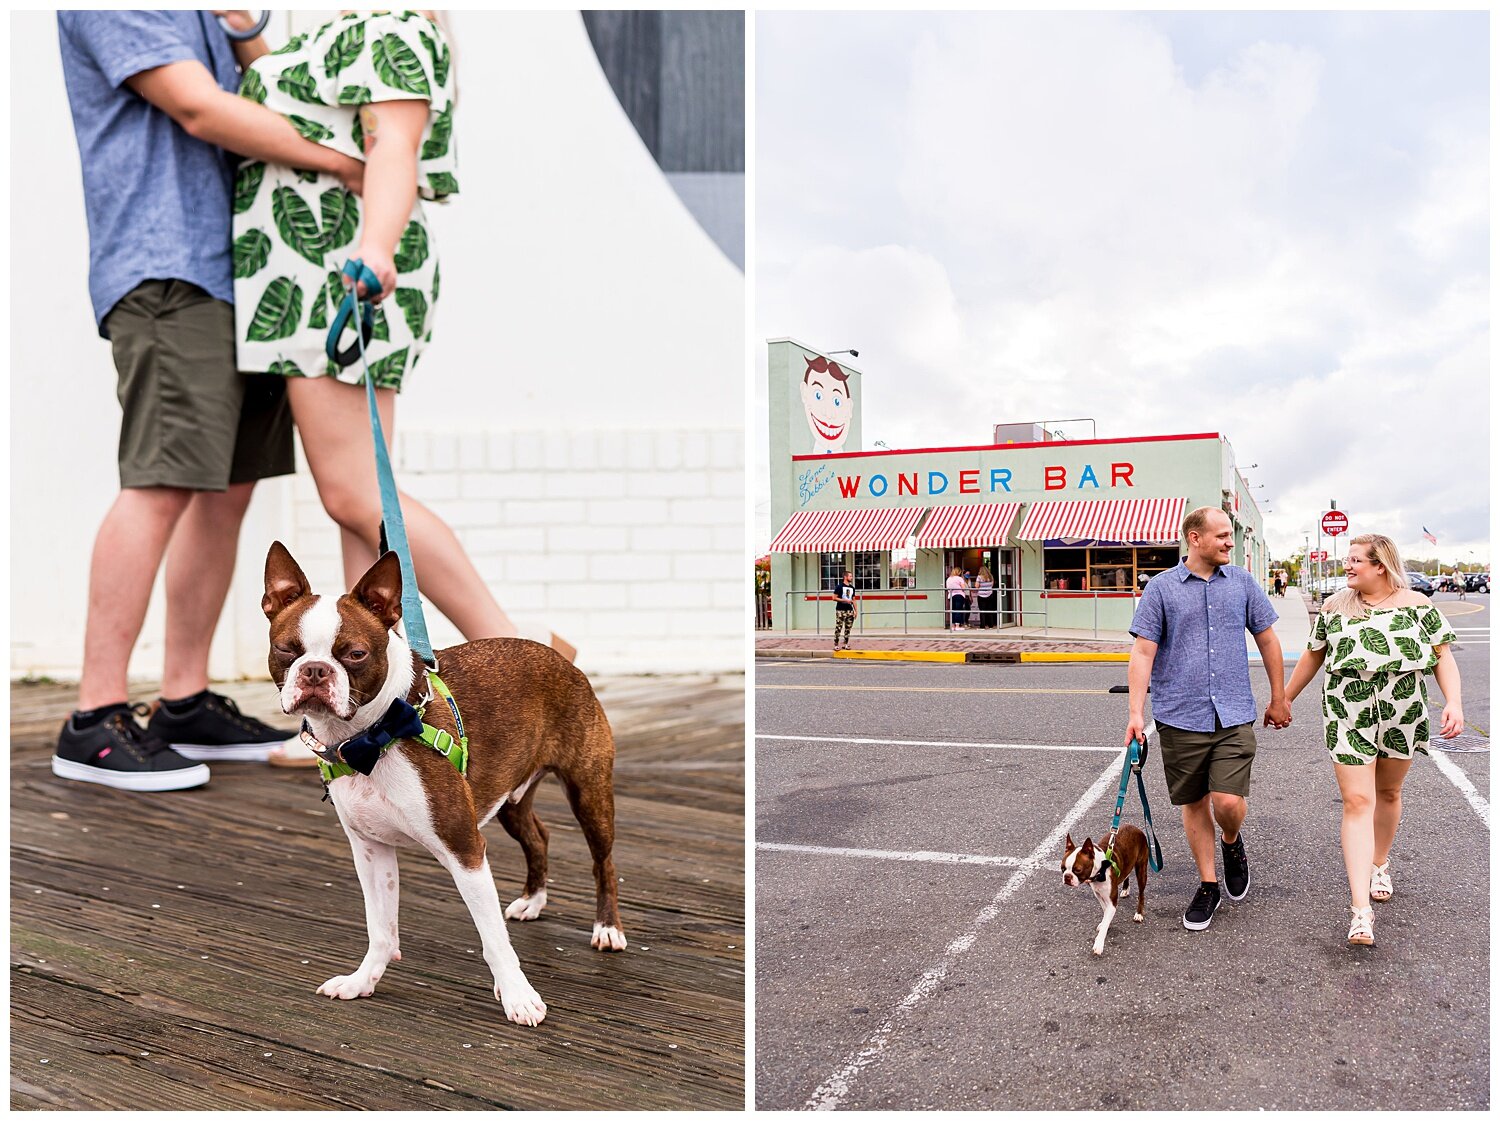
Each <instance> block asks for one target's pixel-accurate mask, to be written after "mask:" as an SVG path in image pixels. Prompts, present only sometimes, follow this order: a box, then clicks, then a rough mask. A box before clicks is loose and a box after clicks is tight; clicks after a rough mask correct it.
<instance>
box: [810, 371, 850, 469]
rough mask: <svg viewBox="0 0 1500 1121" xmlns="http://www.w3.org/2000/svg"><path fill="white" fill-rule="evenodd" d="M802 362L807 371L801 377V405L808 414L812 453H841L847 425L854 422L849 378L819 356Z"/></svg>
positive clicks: (846, 435)
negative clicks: (804, 363) (805, 365)
mask: <svg viewBox="0 0 1500 1121" xmlns="http://www.w3.org/2000/svg"><path fill="white" fill-rule="evenodd" d="M803 361H804V362H806V363H807V371H806V372H805V373H804V374H803V375H802V405H803V408H805V409H806V410H807V427H808V429H809V430H811V432H812V437H813V452H814V453H815V454H816V453H826V452H838V451H843V450H844V441H845V440H846V439H847V438H848V436H849V424H850V422H851V421H852V420H853V419H854V401H853V398H852V397H851V396H850V393H849V375H848V374H846V373H844V371H843V370H841V369H839V364H838V363H837V362H830V361H829V360H828V359H826V358H823V357H822V356H819V357H817V358H806V357H804V358H803Z"/></svg>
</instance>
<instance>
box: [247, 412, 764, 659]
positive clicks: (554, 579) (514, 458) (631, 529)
mask: <svg viewBox="0 0 1500 1121" xmlns="http://www.w3.org/2000/svg"><path fill="white" fill-rule="evenodd" d="M393 459H394V463H395V468H396V476H397V481H398V483H399V485H400V486H401V487H402V488H403V489H404V490H406V491H407V492H408V493H410V494H411V495H412V496H413V497H416V498H419V499H421V500H422V501H423V502H424V503H426V504H427V505H428V506H430V507H431V508H432V509H433V510H434V511H435V512H436V513H437V514H438V515H439V516H441V517H442V518H443V519H444V520H445V521H447V523H448V524H449V525H450V526H452V528H453V530H454V532H455V533H457V534H458V538H459V540H460V541H461V542H463V544H464V547H465V548H466V549H467V550H468V551H469V556H470V558H471V559H472V560H473V561H474V565H475V567H476V568H477V569H478V570H479V572H480V574H481V575H482V576H483V577H484V579H485V580H486V582H487V583H488V584H489V585H490V588H491V589H492V590H493V591H494V593H495V597H496V599H498V600H499V601H500V605H501V606H502V607H504V608H505V610H506V611H507V612H508V613H510V614H511V615H512V616H513V617H514V618H515V619H516V621H517V622H518V623H520V624H522V625H523V626H532V627H541V626H546V627H550V628H551V629H552V630H555V631H557V632H558V633H559V634H561V635H562V636H563V637H565V638H566V639H568V641H570V642H572V643H573V644H574V645H576V646H577V647H578V649H579V655H578V661H579V664H580V665H581V666H583V667H584V668H585V669H588V670H591V671H593V670H597V671H601V672H633V673H653V672H657V673H667V672H675V671H681V670H739V669H743V668H744V657H745V639H744V632H745V619H746V618H747V615H746V611H747V606H746V592H745V588H746V584H745V580H744V567H745V564H744V561H745V548H744V524H745V515H744V510H745V501H744V478H745V475H744V434H743V432H742V431H740V430H738V429H730V428H726V429H722V430H719V431H711V432H707V433H704V432H701V431H693V432H683V431H678V430H671V429H665V430H657V431H641V430H635V431H617V430H592V431H581V432H533V431H519V432H488V433H476V432H453V431H449V432H444V431H436V430H425V431H422V430H419V431H403V432H399V433H397V436H396V443H395V450H394V456H393ZM290 489H291V502H290V506H291V509H290V511H289V513H290V517H289V518H287V519H285V520H286V521H288V522H289V523H290V524H289V526H288V528H287V529H286V531H285V536H284V538H283V540H285V541H286V543H287V545H288V547H289V548H290V549H291V550H292V553H293V555H295V556H296V557H297V559H298V560H299V561H300V562H301V563H302V564H303V567H304V568H305V569H306V570H307V574H308V576H309V578H310V579H311V580H312V582H313V585H314V586H315V587H320V588H321V587H328V586H330V585H332V584H338V585H339V586H342V568H341V563H340V559H339V544H338V532H337V530H336V529H335V528H334V527H333V525H332V523H331V522H330V521H329V520H328V518H327V515H325V514H324V513H323V508H322V506H321V504H320V503H319V501H318V496H317V491H316V489H315V488H314V486H313V483H312V478H311V476H310V475H309V474H307V472H306V468H305V467H303V468H302V469H300V470H299V472H298V475H297V477H296V478H295V480H293V482H292V484H291V488H290ZM273 520H274V519H273ZM242 567H244V566H242ZM236 582H237V583H239V579H238V578H237V581H236ZM427 624H428V629H429V630H430V632H431V634H432V640H433V643H434V645H436V646H447V645H451V644H453V643H456V642H460V641H462V636H461V635H460V634H459V633H458V631H457V630H456V629H455V628H454V627H453V626H452V625H451V624H450V623H449V622H448V621H447V620H446V619H444V618H443V617H442V616H440V615H438V614H437V612H436V610H435V609H434V608H433V607H432V606H431V604H430V603H429V604H428V606H427ZM255 657H256V659H257V666H255V667H250V668H248V669H247V670H245V672H256V671H257V670H258V662H259V660H260V659H263V658H264V651H258V652H257V653H256V655H255Z"/></svg>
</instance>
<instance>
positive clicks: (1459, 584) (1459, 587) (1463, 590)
mask: <svg viewBox="0 0 1500 1121" xmlns="http://www.w3.org/2000/svg"><path fill="white" fill-rule="evenodd" d="M1453 590H1454V591H1455V592H1457V593H1458V598H1459V599H1467V598H1468V594H1467V593H1468V591H1469V582H1468V581H1467V580H1466V579H1465V578H1464V574H1463V573H1462V572H1460V571H1459V570H1458V569H1456V568H1455V569H1454V570H1453Z"/></svg>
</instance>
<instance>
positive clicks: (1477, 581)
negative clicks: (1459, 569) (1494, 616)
mask: <svg viewBox="0 0 1500 1121" xmlns="http://www.w3.org/2000/svg"><path fill="white" fill-rule="evenodd" d="M1464 585H1465V588H1466V589H1467V590H1468V591H1471V592H1485V593H1486V594H1488V592H1489V590H1490V574H1489V573H1488V572H1470V573H1469V574H1468V575H1466V576H1465V577H1464Z"/></svg>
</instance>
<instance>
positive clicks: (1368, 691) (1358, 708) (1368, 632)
mask: <svg viewBox="0 0 1500 1121" xmlns="http://www.w3.org/2000/svg"><path fill="white" fill-rule="evenodd" d="M1457 638H1458V636H1457V635H1455V634H1454V633H1453V629H1452V628H1451V627H1450V626H1449V625H1448V620H1446V619H1445V618H1443V613H1442V612H1441V611H1439V610H1438V609H1437V608H1436V607H1433V606H1432V605H1431V604H1430V603H1427V604H1419V605H1417V606H1413V607H1387V608H1374V609H1372V610H1370V612H1369V613H1368V614H1367V615H1366V617H1365V618H1363V619H1353V618H1349V617H1347V616H1344V615H1340V614H1338V613H1336V612H1331V611H1330V612H1324V613H1322V614H1319V616H1318V619H1317V622H1316V623H1314V624H1313V633H1312V637H1311V638H1309V639H1308V641H1307V648H1308V649H1309V650H1322V649H1323V648H1324V647H1328V648H1329V650H1328V655H1327V660H1326V662H1325V663H1324V669H1325V670H1326V671H1327V679H1326V681H1325V683H1324V687H1323V720H1324V743H1325V745H1326V746H1327V748H1328V753H1329V755H1331V756H1332V757H1333V761H1334V762H1335V763H1345V764H1348V765H1350V766H1356V767H1357V766H1362V765H1363V764H1365V763H1373V762H1374V761H1375V760H1376V759H1378V758H1380V757H1381V756H1386V757H1389V758H1395V759H1410V758H1412V757H1413V755H1414V754H1415V753H1416V752H1421V753H1422V754H1423V755H1426V754H1427V743H1428V741H1429V740H1430V739H1431V738H1432V730H1431V728H1430V727H1429V726H1428V721H1427V688H1426V683H1425V682H1424V681H1423V680H1422V677H1423V674H1424V673H1431V672H1432V667H1433V666H1435V665H1437V661H1438V657H1437V652H1436V649H1435V648H1436V647H1438V646H1444V645H1446V644H1448V643H1451V642H1455V641H1457Z"/></svg>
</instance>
